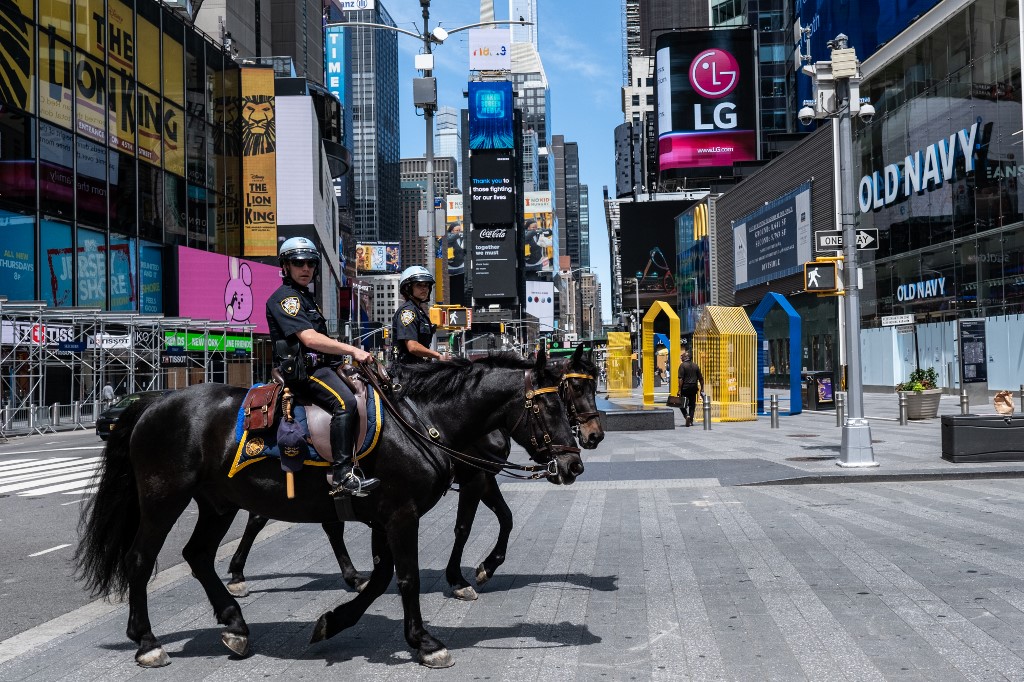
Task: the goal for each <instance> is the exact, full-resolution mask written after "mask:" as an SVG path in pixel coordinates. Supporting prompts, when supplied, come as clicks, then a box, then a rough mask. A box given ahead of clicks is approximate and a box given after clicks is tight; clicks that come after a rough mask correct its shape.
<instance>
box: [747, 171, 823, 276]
mask: <svg viewBox="0 0 1024 682" xmlns="http://www.w3.org/2000/svg"><path fill="white" fill-rule="evenodd" d="M732 235H733V236H732V239H733V255H734V263H735V269H736V280H735V285H736V288H737V289H744V288H746V287H752V286H754V285H756V284H762V283H764V282H767V281H769V280H773V279H777V278H779V277H785V276H787V275H795V274H796V273H798V272H801V271H802V269H803V265H804V263H806V262H807V261H809V260H811V259H812V258H813V257H814V242H813V235H812V234H811V184H810V183H805V184H803V185H801V186H800V187H798V188H796V189H795V190H793V191H792V192H788V193H786V194H783V195H782V196H781V197H779V198H778V199H775V200H774V201H769V202H768V203H767V204H765V205H764V206H762V207H761V208H759V209H757V210H756V211H754V212H753V213H751V214H750V215H747V216H744V217H743V218H740V219H739V220H736V221H735V222H733V226H732Z"/></svg>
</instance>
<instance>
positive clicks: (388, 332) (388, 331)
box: [384, 327, 391, 340]
mask: <svg viewBox="0 0 1024 682" xmlns="http://www.w3.org/2000/svg"><path fill="white" fill-rule="evenodd" d="M390 333H391V330H390V329H388V328H387V327H384V339H385V340H387V338H388V335H389V334H390Z"/></svg>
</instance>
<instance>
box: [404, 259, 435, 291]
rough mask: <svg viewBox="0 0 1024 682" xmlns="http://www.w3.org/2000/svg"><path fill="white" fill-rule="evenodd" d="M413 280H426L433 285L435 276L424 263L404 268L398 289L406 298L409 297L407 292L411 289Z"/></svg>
mask: <svg viewBox="0 0 1024 682" xmlns="http://www.w3.org/2000/svg"><path fill="white" fill-rule="evenodd" d="M413 282H426V283H427V284H430V285H431V286H433V285H434V276H433V275H431V274H430V271H429V270H427V269H426V268H425V267H423V266H422V265H411V266H409V267H407V268H406V269H405V270H403V271H402V278H401V279H400V280H399V281H398V290H399V291H400V292H401V293H402V295H403V296H405V297H406V298H408V297H409V294H408V293H407V292H408V291H409V290H411V288H412V285H413Z"/></svg>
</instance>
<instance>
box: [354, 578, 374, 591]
mask: <svg viewBox="0 0 1024 682" xmlns="http://www.w3.org/2000/svg"><path fill="white" fill-rule="evenodd" d="M369 584H370V581H369V580H365V579H364V580H357V581H356V584H355V585H354V588H355V591H356V592H360V593H361V592H362V591H363V590H365V589H366V586H367V585H369Z"/></svg>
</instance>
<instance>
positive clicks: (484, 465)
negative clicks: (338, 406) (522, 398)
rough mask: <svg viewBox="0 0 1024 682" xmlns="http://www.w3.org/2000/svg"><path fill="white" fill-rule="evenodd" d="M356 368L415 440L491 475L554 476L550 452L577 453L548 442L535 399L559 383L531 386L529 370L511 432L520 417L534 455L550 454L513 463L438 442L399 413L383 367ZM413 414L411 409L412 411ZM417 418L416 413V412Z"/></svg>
mask: <svg viewBox="0 0 1024 682" xmlns="http://www.w3.org/2000/svg"><path fill="white" fill-rule="evenodd" d="M356 367H357V368H358V369H359V372H360V374H362V375H363V377H364V378H365V379H366V381H367V382H369V384H370V385H371V386H373V387H374V388H375V389H376V390H377V394H378V395H379V396H380V399H381V402H382V403H384V407H385V408H386V409H387V411H388V412H390V413H391V414H392V416H394V417H395V418H396V419H398V421H399V423H400V424H402V426H403V427H405V430H406V431H407V432H408V433H410V434H412V435H413V436H414V437H416V438H417V439H418V440H420V441H422V442H424V443H426V444H427V445H428V446H430V447H436V448H438V449H440V450H441V451H443V452H445V453H447V454H448V455H449V456H450V457H451V458H452V459H454V460H456V461H457V462H461V463H462V464H465V465H467V466H471V467H473V468H475V469H479V470H481V471H486V472H488V473H493V474H495V475H501V476H507V477H510V478H518V479H523V480H536V479H538V478H545V477H547V476H557V475H558V463H557V462H556V461H555V459H554V457H553V455H554V454H564V453H572V454H576V455H578V454H579V453H580V449H579V448H578V447H576V446H573V445H552V444H551V435H550V434H549V433H548V432H547V431H546V429H545V427H544V426H543V425H542V424H541V423H540V422H541V419H540V405H539V404H537V401H536V400H535V399H536V397H537V396H540V395H546V394H549V393H555V392H557V391H558V390H559V388H560V386H561V382H560V383H559V385H558V386H545V387H542V388H536V389H535V388H533V378H532V377H531V375H530V372H531V371H532V370H530V369H526V370H524V383H525V388H526V402H525V405H524V406H523V412H522V414H520V415H519V419H517V420H516V423H515V425H513V427H512V429H511V430H512V431H515V430H516V428H518V426H519V424H520V423H522V421H523V419H524V418H525V419H526V423H527V424H532V427H533V429H534V431H533V432H532V433H531V434H530V442H531V443H532V444H533V446H534V447H535V448H537V452H538V454H540V453H547V452H551V453H553V455H552V459H550V460H549V461H548V462H547V463H546V464H526V465H523V464H515V463H514V462H496V461H494V460H493V459H485V458H483V457H477V456H476V455H470V454H467V453H465V452H461V451H459V450H456V449H455V448H452V447H450V446H448V445H445V444H444V443H442V442H441V440H440V438H441V434H440V433H439V432H438V430H437V429H436V428H434V427H426V432H425V433H424V432H423V431H420V429H418V428H416V427H415V426H413V425H412V424H410V423H409V421H408V420H407V419H406V418H405V417H404V416H403V415H402V413H401V412H400V411H399V410H398V408H397V407H396V406H395V405H394V403H393V402H392V401H391V398H390V397H389V396H391V395H393V392H394V391H395V390H398V389H400V388H401V386H400V385H393V384H392V382H391V377H390V376H389V375H388V372H387V370H385V369H384V367H383V366H382V365H381V364H380V362H379V361H377V360H376V359H375V360H374V361H373V364H371V365H365V364H357V365H356ZM414 414H415V412H414ZM417 421H419V416H418V415H417ZM538 435H539V436H540V440H541V442H543V443H544V446H543V447H541V446H540V444H539V443H538V441H537V436H538ZM495 467H498V471H496V472H495V471H494V468H495ZM514 471H521V472H524V474H517V473H513V472H514Z"/></svg>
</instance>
